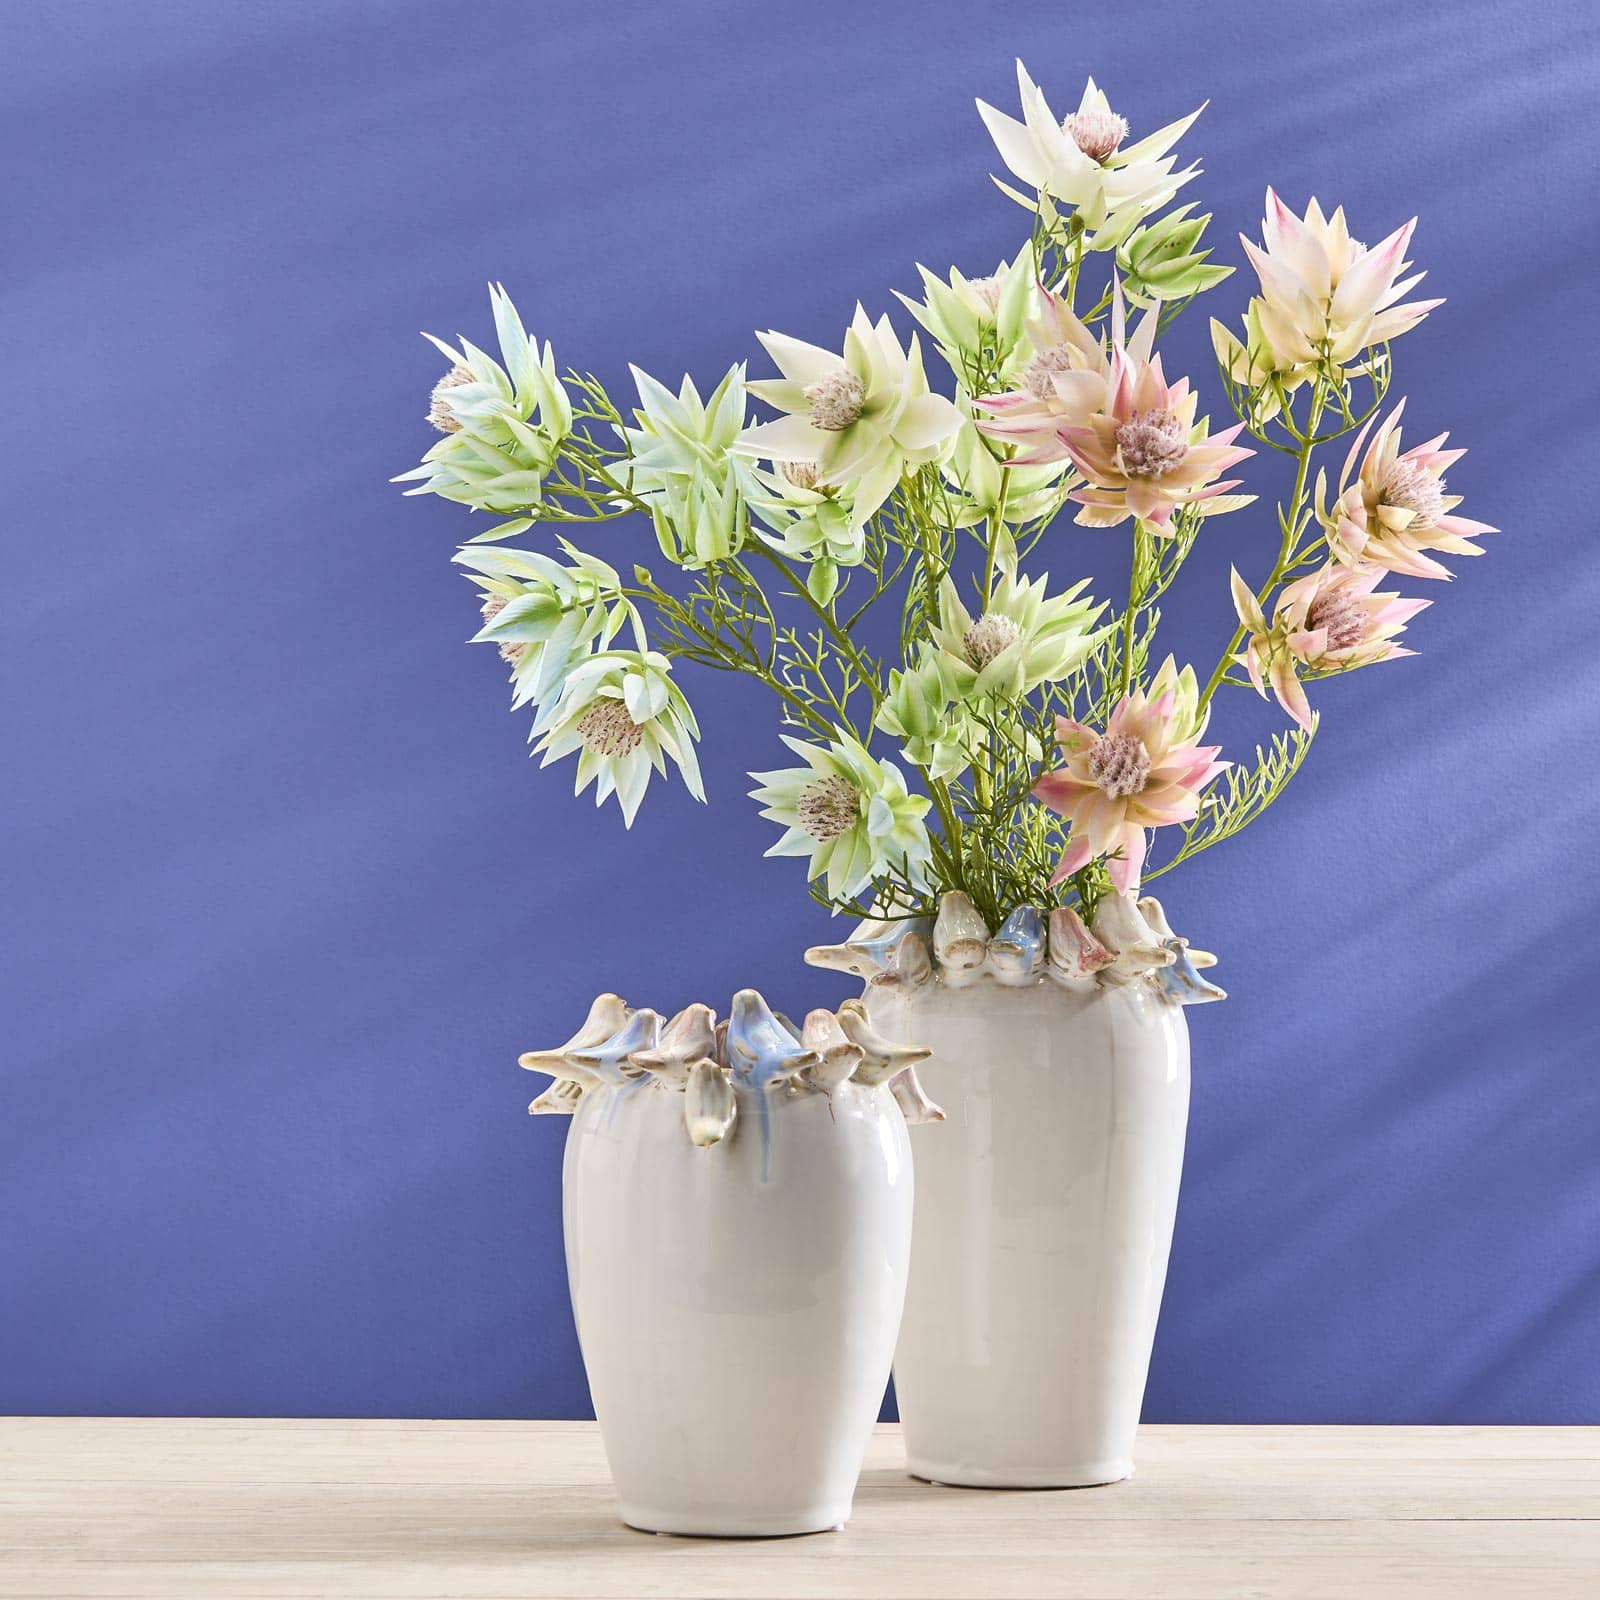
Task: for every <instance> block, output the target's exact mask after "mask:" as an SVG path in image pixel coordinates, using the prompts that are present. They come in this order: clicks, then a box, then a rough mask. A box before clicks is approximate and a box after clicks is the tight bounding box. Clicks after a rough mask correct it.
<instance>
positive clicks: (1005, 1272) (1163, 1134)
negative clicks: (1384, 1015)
mask: <svg viewBox="0 0 1600 1600" xmlns="http://www.w3.org/2000/svg"><path fill="white" fill-rule="evenodd" d="M1012 981H1013V982H1014V980H1012ZM1218 992H1219V993H1220V991H1218ZM868 1005H869V1007H870V1010H871V1015H872V1019H873V1021H874V1022H875V1023H876V1024H877V1025H878V1026H879V1028H881V1029H882V1031H883V1032H884V1033H886V1034H889V1035H890V1036H892V1037H898V1038H915V1039H917V1040H920V1041H921V1042H923V1043H925V1044H928V1045H931V1046H932V1047H933V1054H932V1056H931V1057H930V1058H929V1059H928V1060H927V1061H926V1062H925V1063H923V1065H922V1066H921V1068H920V1069H919V1070H920V1072H921V1075H922V1080H923V1082H924V1084H925V1085H926V1086H927V1089H928V1092H929V1093H930V1094H931V1095H932V1096H933V1097H934V1098H935V1099H936V1100H937V1101H939V1103H940V1104H941V1105H942V1106H943V1107H944V1110H945V1121H944V1122H943V1123H942V1124H940V1125H939V1126H938V1127H937V1128H934V1129H929V1130H926V1132H924V1130H920V1129H919V1130H917V1131H916V1133H915V1134H914V1135H913V1139H912V1144H913V1149H914V1153H915V1158H916V1163H917V1186H916V1225H915V1230H914V1235H913V1243H912V1262H911V1277H910V1284H909V1288H908V1292H907V1296H906V1310H905V1317H904V1319H903V1322H902V1324H901V1333H900V1342H899V1347H898V1349H897V1351H896V1355H895V1389H896V1393H897V1395H898V1397H899V1402H900V1415H901V1418H902V1420H903V1421H904V1423H905V1432H906V1449H907V1456H908V1460H909V1465H910V1470H911V1471H912V1472H913V1473H915V1474H917V1475H918V1476H919V1477H925V1478H932V1479H934V1480H936V1481H938V1482H942V1483H952V1484H969V1485H981V1486H989V1487H1018V1488H1022V1487H1028V1488H1043V1487H1065V1486H1077V1485H1087V1484H1096V1483H1111V1482H1114V1481H1116V1480H1117V1479H1120V1478H1126V1477H1127V1476H1128V1475H1129V1474H1130V1473H1131V1472H1132V1471H1133V1440H1134V1431H1135V1428H1136V1427H1137V1425H1138V1421H1139V1411H1140V1407H1141V1404H1142V1401H1143V1396H1144V1386H1145V1377H1146V1374H1147V1371H1148V1368H1149V1361H1150V1348H1151V1343H1152V1341H1153V1339H1154V1336H1155V1327H1156V1317H1157V1314H1158V1312H1159V1310H1160V1305H1161V1292H1162V1287H1163V1284H1164V1282H1165V1279H1166V1270H1167V1255H1168V1250H1169V1247H1170V1245H1171V1242H1172V1225H1173V1216H1174V1212H1175V1210H1176V1207H1177V1199H1178V1184H1179V1178H1180V1176H1181V1170H1182V1164H1183V1145H1184V1132H1185V1127H1186V1123H1187V1118H1188V1107H1189V1035H1188V1027H1187V1024H1186V1023H1185V1020H1184V1011H1183V1005H1182V1004H1181V1003H1178V1004H1174V1003H1172V1002H1171V1001H1170V1000H1169V999H1167V998H1166V997H1165V994H1164V991H1163V990H1162V989H1161V987H1160V986H1159V985H1158V984H1157V983H1156V982H1154V981H1135V982H1124V983H1121V984H1099V983H1095V982H1092V981H1091V982H1083V983H1065V984H1063V983H1053V982H1049V981H1035V982H1034V983H1032V984H1031V985H1029V986H1026V987H1008V986H1006V985H1005V979H1004V978H1003V977H1002V978H1001V979H1000V981H996V978H995V977H992V976H990V975H988V974H985V975H984V976H983V977H982V978H981V979H979V980H978V981H976V982H973V981H971V980H970V979H967V980H965V981H963V982H960V983H958V984H956V985H952V984H949V983H946V982H943V981H935V982H931V983H926V984H923V985H920V986H918V987H915V988H911V987H907V986H905V985H871V986H869V989H868Z"/></svg>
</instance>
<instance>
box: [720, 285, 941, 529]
mask: <svg viewBox="0 0 1600 1600" xmlns="http://www.w3.org/2000/svg"><path fill="white" fill-rule="evenodd" d="M757 337H758V338H759V339H760V340H761V342H762V344H763V345H765V346H766V350H767V354H768V355H770V356H771V357H772V359H773V361H774V362H776V363H777V366H778V370H779V371H780V372H781V373H782V374H783V376H782V377H781V378H770V379H765V380H763V381H762V382H759V383H752V384H750V385H749V389H750V393H751V394H753V395H755V396H756V397H757V398H758V399H761V400H765V401H766V402H767V403H768V404H769V405H771V406H774V407H776V408H777V409H778V410H779V411H782V412H785V413H786V415H784V416H781V417H779V418H778V419H777V420H776V421H775V422H763V423H760V424H759V425H758V426H756V427H754V428H747V429H746V430H745V431H744V432H743V433H742V434H740V436H739V439H738V442H737V443H736V444H735V446H734V448H735V449H736V450H738V451H740V452H742V453H743V454H745V455H751V456H757V457H760V458H763V459H765V460H768V461H775V462H780V463H781V462H785V461H799V462H806V463H809V464H810V465H812V466H814V467H815V468H816V471H817V474H818V477H819V478H820V479H821V481H822V482H824V483H830V484H834V485H836V486H837V487H839V488H842V489H848V490H849V491H850V495H851V516H852V518H853V520H854V522H855V524H856V526H857V527H859V526H861V525H862V524H863V523H865V522H866V520H867V518H868V517H870V516H871V515H872V513H873V512H874V511H876V510H877V509H878V507H879V506H881V505H882V504H883V502H884V501H885V500H887V499H888V498H889V496H890V494H892V493H893V492H894V488H895V485H896V484H898V483H899V482H900V478H901V475H902V473H904V472H905V470H906V468H907V467H913V466H918V465H920V464H921V463H923V462H925V461H933V460H935V459H937V457H938V456H939V455H940V454H941V452H942V451H943V450H944V448H945V447H946V446H947V445H948V444H949V441H950V439H951V437H952V436H953V435H954V434H955V431H956V429H957V428H959V427H960V426H961V413H960V412H959V411H957V410H956V408H955V406H954V405H953V404H952V403H951V402H950V401H949V400H946V399H945V397H944V396H943V395H938V394H932V393H930V392H929V390H928V379H927V375H926V373H925V372H924V371H923V368H922V348H921V346H920V345H919V344H918V342H917V340H916V338H915V336H913V338H912V340H911V346H910V349H909V350H905V349H902V348H901V345H900V341H899V340H898V339H897V338H896V337H895V333H894V329H893V328H892V327H890V325H889V319H888V318H887V317H880V318H879V319H878V321H877V322H876V323H874V322H873V321H872V320H871V319H870V318H869V317H868V316H867V314H866V312H865V311H863V310H862V309H861V307H860V306H857V307H856V314H855V319H854V320H853V321H852V322H851V324H850V328H849V331H848V332H847V333H846V334H845V338H844V354H843V355H842V356H837V355H835V354H834V353H833V352H832V351H831V350H823V349H821V348H820V347H819V346H817V345H814V344H806V343H804V342H803V341H802V340H799V339H791V338H789V337H788V336H787V335H785V334H781V333H762V334H758V335H757Z"/></svg>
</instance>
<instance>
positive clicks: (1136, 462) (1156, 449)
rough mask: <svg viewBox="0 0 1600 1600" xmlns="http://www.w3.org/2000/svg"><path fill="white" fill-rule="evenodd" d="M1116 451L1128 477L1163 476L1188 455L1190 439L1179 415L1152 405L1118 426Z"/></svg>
mask: <svg viewBox="0 0 1600 1600" xmlns="http://www.w3.org/2000/svg"><path fill="white" fill-rule="evenodd" d="M1117 450H1118V453H1119V454H1120V455H1121V457H1122V470H1123V471H1124V472H1125V473H1127V475H1128V476H1129V477H1130V478H1164V477H1166V475H1167V474H1168V473H1169V472H1171V471H1172V469H1173V468H1174V467H1176V466H1177V465H1178V464H1179V463H1180V462H1181V461H1182V460H1183V458H1184V457H1185V456H1186V455H1188V453H1189V438H1188V434H1187V432H1186V430H1185V428H1184V426H1183V422H1182V421H1181V419H1180V418H1178V417H1177V416H1176V415H1174V413H1172V412H1171V411H1168V410H1167V408H1166V407H1165V406H1154V407H1152V408H1151V409H1150V410H1149V411H1135V412H1134V414H1133V415H1132V416H1131V417H1129V418H1128V420H1127V421H1126V422H1124V423H1123V424H1122V426H1121V427H1120V428H1118V429H1117Z"/></svg>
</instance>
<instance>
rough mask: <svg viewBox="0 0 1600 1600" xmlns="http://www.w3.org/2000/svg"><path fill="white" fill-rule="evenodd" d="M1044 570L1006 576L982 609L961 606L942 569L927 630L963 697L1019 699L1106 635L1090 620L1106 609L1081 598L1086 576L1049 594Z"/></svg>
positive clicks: (1067, 669)
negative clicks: (1032, 575) (935, 609)
mask: <svg viewBox="0 0 1600 1600" xmlns="http://www.w3.org/2000/svg"><path fill="white" fill-rule="evenodd" d="M1048 582H1049V578H1048V576H1047V575H1044V574H1041V575H1040V576H1039V577H1037V578H1033V579H1028V578H1021V577H1016V576H1013V575H1011V574H1009V573H1008V574H1003V575H1002V576H1001V578H1000V580H999V581H998V582H997V583H996V584H995V586H994V590H993V592H992V593H991V595H990V596H989V600H988V602H987V604H986V605H985V606H984V608H983V612H982V614H981V615H979V616H977V617H974V616H973V615H972V613H971V612H970V611H968V609H967V608H966V606H965V605H963V604H962V601H961V596H960V594H959V593H958V592H957V589H956V586H955V582H954V580H953V579H952V578H951V577H950V576H949V574H948V573H947V574H946V575H945V577H944V578H943V580H942V581H941V582H940V584H939V616H938V620H937V621H936V622H935V623H933V624H932V626H931V627H930V628H929V630H928V631H929V632H930V633H931V634H932V636H933V642H934V644H935V645H936V646H937V647H938V650H939V653H940V655H941V657H942V658H943V661H944V664H945V668H946V670H947V671H948V672H949V674H950V681H951V683H952V684H953V685H954V687H955V691H956V693H957V694H958V695H959V696H960V697H961V698H963V699H978V698H982V697H985V696H991V695H998V696H1000V697H1002V698H1005V699H1012V700H1014V699H1017V698H1019V697H1020V696H1022V695H1024V694H1027V693H1028V692H1029V691H1030V690H1033V689H1037V688H1038V687H1039V685H1040V684H1041V683H1057V682H1059V681H1060V680H1061V679H1062V678H1064V677H1066V676H1067V674H1068V673H1069V672H1071V671H1072V669H1073V668H1074V667H1075V666H1077V665H1078V664H1079V662H1081V661H1082V660H1083V658H1084V657H1085V656H1086V655H1088V653H1089V652H1090V651H1091V650H1092V649H1093V648H1094V647H1095V645H1096V644H1097V643H1098V642H1099V641H1100V639H1101V638H1102V637H1103V636H1104V635H1103V633H1097V632H1096V631H1095V627H1094V624H1095V622H1096V620H1097V619H1098V618H1099V616H1100V614H1101V613H1102V612H1103V611H1104V610H1105V607H1104V605H1101V604H1097V603H1096V601H1095V600H1094V599H1093V598H1092V597H1089V598H1084V599H1080V598H1079V596H1080V595H1082V594H1083V592H1084V590H1085V589H1087V588H1088V587H1089V581H1088V579H1084V580H1083V582H1081V583H1075V584H1074V585H1073V586H1072V587H1071V588H1070V589H1068V590H1066V591H1065V592H1064V593H1062V594H1058V595H1055V596H1054V597H1047V596H1046V594H1045V586H1046V584H1047V583H1048Z"/></svg>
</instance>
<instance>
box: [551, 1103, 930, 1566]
mask: <svg viewBox="0 0 1600 1600" xmlns="http://www.w3.org/2000/svg"><path fill="white" fill-rule="evenodd" d="M738 1097H739V1099H738V1115H737V1119H736V1121H735V1122H734V1124H733V1127H732V1131H731V1132H730V1133H729V1135H728V1136H727V1137H726V1138H723V1139H722V1140H721V1141H720V1142H719V1143H716V1144H714V1145H712V1146H711V1147H709V1148H698V1147H697V1146H695V1145H694V1144H692V1143H691V1142H690V1140H689V1139H688V1138H687V1137H686V1136H685V1132H684V1097H683V1094H682V1093H681V1092H679V1093H672V1092H670V1091H668V1090H667V1089H666V1088H664V1087H662V1086H661V1085H659V1084H657V1083H655V1082H654V1081H653V1080H650V1079H643V1080H639V1081H636V1082H632V1083H627V1084H623V1085H621V1086H612V1085H602V1086H600V1087H598V1088H595V1089H592V1090H590V1091H589V1092H588V1093H586V1094H585V1095H584V1096H583V1099H582V1103H581V1104H580V1105H579V1106H578V1109H577V1111H576V1114H575V1115H574V1117H573V1123H572V1128H571V1131H570V1133H569V1135H568V1139H567V1146H566V1159H565V1165H564V1177H563V1182H564V1202H565V1227H566V1247H567V1272H568V1277H569V1280H570V1283H571V1289H572V1303H573V1309H574V1313H575V1316H576V1319H577V1327H578V1339H579V1343H580V1345H581V1347H582V1350H583V1359H584V1365H585V1367H586V1369H587V1371H588V1375H589V1387H590V1390H591V1392H592V1395H593V1399H594V1406H595V1414H596V1416H597V1417H598V1418H599V1422H600V1430H601V1434H602V1436H603V1438H604V1441H605V1448H606V1455H607V1458H608V1459H609V1461H610V1464H611V1471H612V1475H613V1477H614V1478H615V1480H616V1484H617V1489H618V1493H619V1496H620V1499H621V1508H622V1517H623V1520H624V1521H625V1522H627V1523H629V1524H631V1525H632V1526H634V1527H637V1528H644V1529H648V1530H651V1531H654V1532H660V1533H681V1534H709V1535H722V1536H748V1535H768V1534H791V1533H808V1532H815V1531H818V1530H821V1529H824V1528H832V1527H837V1526H839V1525H840V1524H842V1523H843V1522H845V1521H846V1519H847V1518H848V1517H849V1514H850V1506H851V1500H852V1497H853V1494H854V1491H855V1485H856V1479H857V1477H858V1475H859V1473H860V1470H861V1463H862V1459H863V1457H864V1455H865V1452H866V1447H867V1441H868V1437H869V1435H870V1434H871V1431H872V1427H873V1424H874V1422H875V1421H876V1420H877V1416H878V1408H879V1405H880V1403H881V1401H882V1398H883V1393H884V1387H885V1385H886V1383H887V1381H888V1376H889V1367H890V1362H891V1360H892V1356H893V1350H894V1341H895V1333H896V1330H897V1328H898V1326H899V1322H900V1313H901V1307H902V1304H903V1301H904V1297H905V1285H906V1272H907V1262H908V1257H909V1250H910V1237H911V1209H912V1176H911V1155H910V1143H909V1139H908V1137H907V1132H906V1127H905V1122H904V1119H903V1118H902V1116H901V1114H900V1112H899V1110H898V1109H897V1108H896V1106H895V1104H894V1101H893V1100H892V1098H891V1097H890V1095H889V1093H888V1092H887V1091H886V1090H885V1089H883V1088H867V1087H864V1086H861V1085H857V1084H855V1083H844V1084H841V1085H839V1086H838V1087H837V1088H836V1089H835V1090H834V1091H833V1093H832V1094H831V1096H830V1095H826V1094H818V1093H802V1092H797V1091H794V1090H790V1089H785V1088H783V1087H782V1086H775V1087H769V1088H746V1087H741V1088H739V1089H738Z"/></svg>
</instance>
